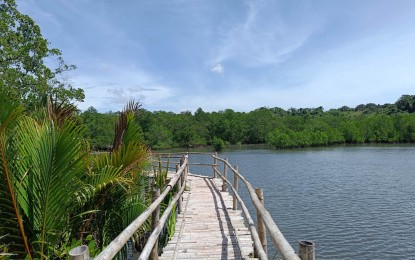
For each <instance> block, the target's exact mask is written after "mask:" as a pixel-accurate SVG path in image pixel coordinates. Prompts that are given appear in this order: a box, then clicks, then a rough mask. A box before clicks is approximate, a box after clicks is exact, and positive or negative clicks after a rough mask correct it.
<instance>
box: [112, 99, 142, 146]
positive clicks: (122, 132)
mask: <svg viewBox="0 0 415 260" xmlns="http://www.w3.org/2000/svg"><path fill="white" fill-rule="evenodd" d="M140 107H141V105H140V104H139V103H138V102H134V101H130V102H128V104H127V106H126V107H125V108H124V110H123V111H122V112H121V114H120V115H119V117H118V120H117V123H116V125H115V136H114V142H113V146H112V150H113V151H117V150H118V148H119V147H120V146H121V145H122V144H123V143H124V144H126V143H128V142H129V141H130V140H132V139H133V138H137V139H135V140H136V141H138V138H139V136H138V132H135V131H134V129H131V127H132V125H133V124H132V121H134V117H135V114H136V113H137V112H138V110H139V109H140ZM129 126H130V129H129V132H128V133H126V130H127V129H128V127H129Z"/></svg>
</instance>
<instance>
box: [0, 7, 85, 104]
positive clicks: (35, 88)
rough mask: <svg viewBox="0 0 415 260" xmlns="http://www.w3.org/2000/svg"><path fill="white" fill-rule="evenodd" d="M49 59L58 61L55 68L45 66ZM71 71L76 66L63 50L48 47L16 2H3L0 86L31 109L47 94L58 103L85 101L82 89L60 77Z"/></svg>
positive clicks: (0, 12)
mask: <svg viewBox="0 0 415 260" xmlns="http://www.w3.org/2000/svg"><path fill="white" fill-rule="evenodd" d="M46 58H53V59H54V60H56V61H57V64H56V67H55V68H49V67H48V66H46V64H45V59H46ZM72 69H75V66H74V65H67V64H65V62H64V60H63V58H62V53H61V51H60V50H58V49H55V48H50V47H49V43H48V41H47V40H46V39H45V38H43V37H42V34H41V31H40V27H39V26H38V25H37V24H36V23H35V22H34V21H33V19H32V18H30V17H29V16H27V15H24V14H21V13H20V12H19V11H18V9H17V5H16V3H15V1H14V0H0V86H3V87H6V88H9V89H10V90H12V91H13V92H14V93H15V94H16V95H17V96H18V97H20V98H21V100H23V101H24V103H25V104H26V105H27V106H29V107H30V106H35V105H37V104H38V103H39V100H41V99H42V98H43V97H45V96H47V95H53V97H54V99H57V100H59V101H75V100H76V101H82V100H83V99H84V97H85V96H84V92H83V90H82V89H79V88H73V87H72V86H71V85H70V84H67V83H66V82H64V80H61V79H60V77H59V75H62V73H64V72H65V71H68V70H72Z"/></svg>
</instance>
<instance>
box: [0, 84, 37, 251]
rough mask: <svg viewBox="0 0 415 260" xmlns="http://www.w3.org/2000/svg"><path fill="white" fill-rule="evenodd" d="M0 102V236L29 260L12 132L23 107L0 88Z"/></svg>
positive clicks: (11, 248)
mask: <svg viewBox="0 0 415 260" xmlns="http://www.w3.org/2000/svg"><path fill="white" fill-rule="evenodd" d="M0 104H1V107H0V223H1V225H0V236H3V238H4V241H5V243H7V244H8V249H9V250H10V251H11V252H12V253H15V254H17V255H18V256H19V257H25V256H26V255H27V256H28V257H29V258H30V259H31V258H32V257H31V252H30V246H29V243H28V241H27V236H26V232H25V228H24V221H23V216H22V212H21V208H20V206H19V203H18V190H19V187H18V186H17V184H18V181H17V178H16V176H15V174H16V171H15V163H16V162H17V160H16V159H17V152H16V145H15V143H14V133H15V127H16V124H17V122H18V119H19V118H20V117H21V116H22V113H23V108H22V107H20V106H19V104H18V103H17V102H15V101H13V99H11V98H10V96H9V94H8V93H6V92H5V90H4V89H3V88H0ZM5 235H7V236H5Z"/></svg>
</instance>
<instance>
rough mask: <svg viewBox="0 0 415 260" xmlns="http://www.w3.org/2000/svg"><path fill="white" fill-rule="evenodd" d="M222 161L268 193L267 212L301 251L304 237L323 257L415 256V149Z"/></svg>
mask: <svg viewBox="0 0 415 260" xmlns="http://www.w3.org/2000/svg"><path fill="white" fill-rule="evenodd" d="M220 156H221V157H227V158H229V160H230V162H232V163H233V164H236V165H238V166H239V169H240V172H241V173H242V174H243V175H244V176H246V177H247V178H248V180H250V182H251V183H252V185H253V186H255V187H262V188H263V189H264V191H265V200H266V206H267V208H268V210H269V211H270V213H271V215H272V216H273V218H274V219H275V220H276V222H277V225H278V226H279V228H280V229H281V231H282V232H283V234H284V235H285V237H286V238H287V240H288V241H289V242H290V243H291V245H292V246H293V247H294V249H295V250H297V241H298V240H302V239H308V240H313V241H315V243H316V245H317V251H316V252H317V254H316V256H317V259H415V189H414V188H415V147H413V146H396V147H391V146H360V147H336V148H322V149H302V150H284V151H270V150H242V151H234V152H225V153H222V154H220ZM243 196H245V197H246V196H247V195H246V193H245V194H243ZM269 248H272V246H271V245H270V246H269ZM274 252H275V251H273V249H270V250H269V256H270V258H272V256H273V255H274Z"/></svg>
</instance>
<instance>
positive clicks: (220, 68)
mask: <svg viewBox="0 0 415 260" xmlns="http://www.w3.org/2000/svg"><path fill="white" fill-rule="evenodd" d="M210 71H212V72H213V73H218V74H223V72H224V71H225V69H224V68H223V66H222V64H220V63H217V64H215V66H213V67H212V68H210Z"/></svg>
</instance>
